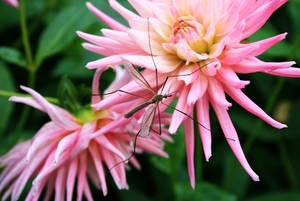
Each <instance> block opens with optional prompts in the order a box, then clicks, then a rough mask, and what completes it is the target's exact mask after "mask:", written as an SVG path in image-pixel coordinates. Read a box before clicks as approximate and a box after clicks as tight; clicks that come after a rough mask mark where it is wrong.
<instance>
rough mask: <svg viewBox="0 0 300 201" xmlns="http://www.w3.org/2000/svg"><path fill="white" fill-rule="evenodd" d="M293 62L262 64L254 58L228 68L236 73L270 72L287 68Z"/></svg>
mask: <svg viewBox="0 0 300 201" xmlns="http://www.w3.org/2000/svg"><path fill="white" fill-rule="evenodd" d="M293 64H295V62H263V61H260V60H259V59H257V58H255V57H250V58H246V59H244V60H243V61H241V62H240V63H239V64H236V65H232V66H230V67H231V68H232V69H233V70H234V71H235V72H236V73H243V74H247V73H255V72H261V71H265V72H269V71H271V70H276V69H281V68H288V67H290V66H292V65H293Z"/></svg>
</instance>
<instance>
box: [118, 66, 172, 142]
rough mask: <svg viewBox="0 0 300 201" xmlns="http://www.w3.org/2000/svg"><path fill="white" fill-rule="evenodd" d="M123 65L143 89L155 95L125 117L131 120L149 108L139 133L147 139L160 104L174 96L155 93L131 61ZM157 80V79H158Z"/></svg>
mask: <svg viewBox="0 0 300 201" xmlns="http://www.w3.org/2000/svg"><path fill="white" fill-rule="evenodd" d="M122 62H123V65H124V67H125V69H126V71H127V72H128V74H129V75H130V77H131V78H132V79H133V80H134V81H135V82H136V83H137V84H138V85H140V86H141V87H143V88H145V89H147V90H149V91H151V92H152V93H153V97H152V98H151V99H150V100H149V101H147V102H145V103H142V104H140V105H138V106H137V107H135V108H133V109H132V110H131V111H129V112H127V113H126V114H125V115H124V117H125V118H130V117H132V116H133V115H134V114H135V113H136V112H138V111H140V110H141V109H143V108H145V107H147V106H149V105H151V106H149V108H148V109H147V110H146V112H145V113H144V116H143V118H142V125H141V129H140V131H139V135H140V136H142V137H147V136H148V135H149V133H150V130H151V128H152V124H153V120H154V117H155V113H156V109H157V107H158V103H159V102H161V101H162V100H163V99H164V98H169V97H171V96H172V94H157V93H155V92H154V90H153V89H152V87H151V86H150V84H149V83H148V81H147V80H146V79H145V78H144V76H143V75H142V74H141V73H140V72H139V71H138V69H137V68H135V67H134V66H133V65H132V64H131V63H130V62H129V61H127V60H123V61H122ZM156 79H157V78H156Z"/></svg>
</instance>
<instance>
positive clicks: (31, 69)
mask: <svg viewBox="0 0 300 201" xmlns="http://www.w3.org/2000/svg"><path fill="white" fill-rule="evenodd" d="M24 1H25V0H20V8H19V9H20V27H21V35H22V42H23V46H24V51H25V55H26V61H27V65H26V69H27V70H28V73H29V77H28V84H27V86H28V87H30V88H34V86H35V78H36V70H37V67H36V66H35V65H34V62H33V57H32V50H31V46H30V41H29V35H28V26H27V23H26V12H25V2H24ZM29 110H30V107H28V106H25V107H24V108H23V110H22V112H21V115H20V119H19V121H18V124H17V126H16V128H15V130H14V139H15V140H14V141H18V139H19V137H20V133H21V131H22V130H23V128H24V125H25V123H26V121H27V119H28V115H29Z"/></svg>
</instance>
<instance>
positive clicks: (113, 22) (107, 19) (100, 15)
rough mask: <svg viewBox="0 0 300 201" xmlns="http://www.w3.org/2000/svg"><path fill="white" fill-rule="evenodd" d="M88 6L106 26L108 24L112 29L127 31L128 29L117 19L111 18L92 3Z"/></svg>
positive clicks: (88, 3) (87, 4)
mask: <svg viewBox="0 0 300 201" xmlns="http://www.w3.org/2000/svg"><path fill="white" fill-rule="evenodd" d="M86 6H87V7H88V9H89V10H90V11H92V13H94V14H95V15H96V16H97V17H98V18H99V19H100V20H102V21H103V22H104V23H105V24H107V25H108V26H109V27H110V28H111V29H115V30H119V31H127V30H128V27H126V26H124V25H123V24H121V23H120V22H118V21H116V20H115V19H113V18H111V17H109V16H108V15H106V14H105V13H103V12H101V11H100V10H98V9H97V8H96V7H95V6H94V5H93V4H91V3H90V2H87V3H86Z"/></svg>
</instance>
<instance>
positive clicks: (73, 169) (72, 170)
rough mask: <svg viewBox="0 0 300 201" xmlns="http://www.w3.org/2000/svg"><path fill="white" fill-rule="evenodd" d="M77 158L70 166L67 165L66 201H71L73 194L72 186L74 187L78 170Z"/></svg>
mask: <svg viewBox="0 0 300 201" xmlns="http://www.w3.org/2000/svg"><path fill="white" fill-rule="evenodd" d="M78 166H79V164H78V157H75V158H74V159H73V160H72V162H71V164H70V165H69V171H68V175H67V178H66V184H65V185H66V191H67V201H72V197H73V192H74V185H75V178H76V174H77V169H78Z"/></svg>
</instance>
